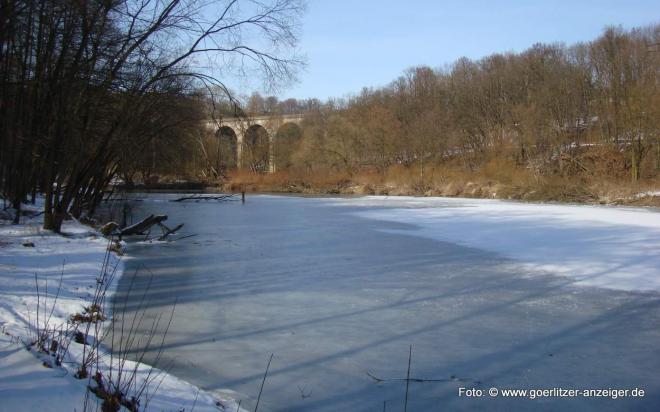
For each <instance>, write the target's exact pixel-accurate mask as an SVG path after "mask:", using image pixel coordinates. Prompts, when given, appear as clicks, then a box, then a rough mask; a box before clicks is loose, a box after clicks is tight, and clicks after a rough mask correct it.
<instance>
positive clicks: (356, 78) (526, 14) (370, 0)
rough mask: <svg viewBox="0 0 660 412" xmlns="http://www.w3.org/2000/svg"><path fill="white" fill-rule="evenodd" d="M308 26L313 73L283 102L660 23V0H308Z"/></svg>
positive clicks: (306, 44)
mask: <svg viewBox="0 0 660 412" xmlns="http://www.w3.org/2000/svg"><path fill="white" fill-rule="evenodd" d="M302 23H303V30H302V36H301V43H300V48H301V51H302V52H303V53H305V54H306V55H307V68H306V69H305V70H304V71H303V72H301V73H300V76H299V80H300V81H299V83H297V84H294V85H293V86H292V87H289V88H287V89H284V90H281V92H280V93H279V95H280V96H279V97H280V98H285V97H295V98H307V97H317V98H319V99H321V100H325V99H326V98H328V97H343V96H346V95H348V94H354V93H358V92H359V91H360V90H361V89H362V87H372V86H373V87H378V86H383V85H386V84H388V83H389V82H390V81H392V80H394V79H395V78H396V77H398V76H399V75H400V74H401V73H402V72H403V70H405V69H406V68H408V67H411V66H418V65H428V66H431V67H442V66H443V65H445V64H449V63H452V62H453V61H455V60H456V59H457V58H459V57H461V56H467V57H470V58H480V57H483V56H486V55H489V54H491V53H495V52H506V51H522V50H524V49H526V48H528V47H529V46H531V45H532V44H534V43H537V42H547V43H551V42H564V43H566V44H571V43H574V42H577V41H587V40H591V39H593V38H595V37H597V36H598V35H599V34H600V33H601V32H602V30H603V28H604V27H605V26H607V25H621V26H623V27H624V28H631V27H637V26H644V25H648V24H653V23H660V0H654V1H651V0H619V1H613V0H600V1H592V0H572V1H570V0H546V1H534V0H530V1H522V0H502V1H495V0H494V1H479V0H463V1H459V0H445V1H443V0H438V1H430V0H408V1H390V0H381V1H377V0H352V1H349V0H308V7H307V13H306V14H305V16H304V18H303V22H302Z"/></svg>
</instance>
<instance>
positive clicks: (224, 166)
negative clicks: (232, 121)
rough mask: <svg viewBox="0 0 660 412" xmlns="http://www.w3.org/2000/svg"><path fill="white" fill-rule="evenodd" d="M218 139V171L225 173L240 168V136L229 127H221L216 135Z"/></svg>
mask: <svg viewBox="0 0 660 412" xmlns="http://www.w3.org/2000/svg"><path fill="white" fill-rule="evenodd" d="M215 136H216V138H217V139H218V141H217V142H218V151H217V153H216V154H215V155H216V159H217V165H216V167H217V170H218V172H220V173H224V172H226V171H227V170H234V169H236V168H238V135H237V134H236V131H234V129H232V128H231V127H229V126H221V127H220V128H219V129H218V131H217V132H216V133H215Z"/></svg>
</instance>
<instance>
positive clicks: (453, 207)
mask: <svg viewBox="0 0 660 412" xmlns="http://www.w3.org/2000/svg"><path fill="white" fill-rule="evenodd" d="M335 204H338V205H344V206H352V207H354V206H357V207H368V208H369V210H364V211H359V210H358V211H357V212H356V213H357V214H359V215H360V216H363V217H367V218H371V219H378V220H384V221H391V222H398V223H404V224H409V225H411V226H410V229H402V230H395V231H393V232H397V233H404V234H409V235H413V236H422V237H427V238H431V239H436V240H440V241H446V242H451V243H456V244H460V245H464V246H469V247H474V248H479V249H484V250H488V251H492V252H496V253H500V254H502V255H503V256H506V257H509V258H512V259H515V260H517V261H520V262H522V263H524V264H525V265H526V266H528V267H530V268H532V269H535V270H541V271H549V272H551V273H554V274H558V275H562V276H566V277H569V278H570V279H571V280H572V281H574V282H575V283H576V284H579V285H587V286H596V287H602V288H610V289H619V290H627V291H660V213H659V212H658V211H657V210H656V209H641V208H625V207H609V206H581V205H580V206H577V205H556V204H529V203H517V202H508V201H501V200H484V199H458V198H416V197H396V198H393V197H382V196H370V197H365V198H360V199H336V200H335ZM374 207H376V209H373V208H374Z"/></svg>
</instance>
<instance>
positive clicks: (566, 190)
mask: <svg viewBox="0 0 660 412" xmlns="http://www.w3.org/2000/svg"><path fill="white" fill-rule="evenodd" d="M220 189H221V191H228V192H240V191H246V192H255V193H297V194H308V195H319V194H321V195H328V194H329V195H377V196H423V197H463V198H474V199H501V200H519V201H526V202H560V203H583V204H601V205H622V206H652V207H660V181H656V180H648V181H644V182H640V183H637V184H631V183H630V181H629V180H626V179H619V180H617V179H604V178H603V179H599V178H572V179H569V178H559V177H555V178H551V177H542V178H535V177H533V176H531V175H530V174H529V173H528V172H527V171H512V170H508V171H506V168H505V167H503V168H502V170H498V169H497V168H496V167H493V168H492V170H490V169H489V170H485V171H482V172H475V173H458V172H456V171H455V170H442V171H437V172H436V173H434V174H431V175H430V176H426V177H424V178H421V177H419V176H418V175H417V174H416V171H414V170H412V171H411V170H408V169H404V168H400V169H392V170H389V171H388V172H387V173H385V174H377V173H360V174H355V175H350V176H349V175H347V174H342V173H335V174H327V173H319V174H308V175H299V174H295V173H288V172H276V173H271V174H255V173H250V172H245V171H238V172H234V173H231V174H230V175H229V176H228V178H227V179H226V181H225V182H223V183H222V184H221V185H220ZM210 190H217V188H215V187H212V188H210Z"/></svg>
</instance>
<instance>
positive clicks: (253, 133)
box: [207, 114, 304, 173]
mask: <svg viewBox="0 0 660 412" xmlns="http://www.w3.org/2000/svg"><path fill="white" fill-rule="evenodd" d="M303 117H304V116H303V115H302V114H283V115H256V116H246V117H228V118H223V119H222V120H221V121H220V123H219V124H218V123H217V122H212V121H210V122H208V125H207V127H208V128H209V129H211V130H214V131H215V133H216V136H217V137H218V138H219V139H229V140H230V143H231V145H230V147H234V148H235V151H236V153H235V156H236V166H237V167H238V168H243V167H248V165H247V164H246V157H247V154H248V153H246V151H249V150H252V149H253V147H254V146H255V145H256V140H257V138H258V136H260V134H261V135H263V133H265V134H266V135H267V138H268V143H267V151H268V153H267V162H268V165H267V167H266V169H267V171H268V172H270V173H272V172H274V171H275V169H276V161H275V152H276V150H275V146H276V144H277V142H276V139H277V136H278V134H279V131H280V130H281V129H282V127H284V126H290V125H295V126H294V127H297V128H298V129H300V124H301V123H302V120H303ZM218 126H219V128H218ZM282 144H285V143H284V142H282ZM263 149H264V150H265V149H266V148H263Z"/></svg>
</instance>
